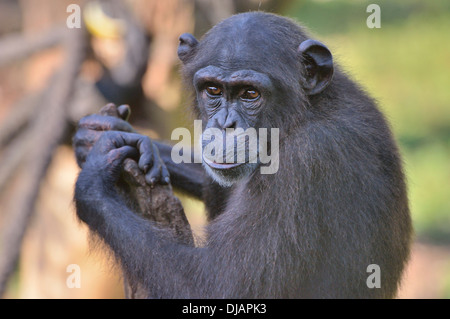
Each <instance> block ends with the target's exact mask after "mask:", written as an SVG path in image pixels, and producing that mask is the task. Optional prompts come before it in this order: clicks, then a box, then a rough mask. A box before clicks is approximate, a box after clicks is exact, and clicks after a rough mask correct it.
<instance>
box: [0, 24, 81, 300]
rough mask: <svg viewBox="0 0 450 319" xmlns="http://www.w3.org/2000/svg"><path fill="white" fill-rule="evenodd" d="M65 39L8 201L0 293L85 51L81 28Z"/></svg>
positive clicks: (58, 136) (61, 133)
mask: <svg viewBox="0 0 450 319" xmlns="http://www.w3.org/2000/svg"><path fill="white" fill-rule="evenodd" d="M65 40H66V54H67V56H66V60H65V64H64V65H63V67H62V68H61V69H60V72H59V73H58V75H57V80H56V81H55V82H54V84H53V86H52V88H51V90H50V93H49V95H48V99H47V101H46V103H45V105H46V107H45V108H44V109H43V110H42V112H41V113H40V114H38V115H37V118H36V119H35V122H34V123H33V126H34V127H35V128H38V129H36V131H35V132H36V136H35V138H34V143H32V144H31V147H30V149H29V150H28V152H27V154H26V158H25V161H24V170H26V174H21V178H20V180H19V181H18V185H17V188H16V189H17V191H16V193H15V195H14V196H13V198H11V200H10V202H9V205H8V207H9V211H11V212H12V213H11V214H13V215H12V218H13V221H12V222H11V223H10V224H9V225H8V227H6V229H5V231H4V232H3V234H1V236H2V240H0V243H2V246H3V247H2V249H1V252H2V258H0V295H2V294H3V293H4V292H5V289H6V285H7V282H8V279H9V277H10V276H11V274H12V273H13V272H14V269H15V266H16V264H17V261H18V259H19V255H20V248H21V244H22V240H23V237H24V234H25V231H26V228H27V226H28V222H29V220H30V217H31V215H32V213H33V211H34V204H35V201H36V199H37V196H38V194H39V186H40V183H41V181H42V179H43V178H44V176H45V174H46V171H47V168H48V165H49V164H50V161H51V159H52V156H53V152H54V150H55V149H56V147H57V146H58V145H59V143H60V141H61V139H62V138H63V136H64V134H65V133H66V129H67V121H66V119H67V107H68V106H69V105H70V103H69V101H70V98H71V95H72V92H73V86H74V83H75V80H76V78H77V76H78V73H79V71H80V69H81V64H82V62H83V61H84V58H85V54H86V52H87V44H88V43H87V40H86V34H85V30H84V28H82V29H77V30H70V31H68V34H67V36H66V37H65Z"/></svg>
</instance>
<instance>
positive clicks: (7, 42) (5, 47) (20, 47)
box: [0, 27, 67, 66]
mask: <svg viewBox="0 0 450 319" xmlns="http://www.w3.org/2000/svg"><path fill="white" fill-rule="evenodd" d="M65 30H67V27H58V28H52V29H51V30H49V31H48V32H47V33H45V34H44V35H41V36H36V35H23V34H22V33H20V34H13V35H8V36H6V37H4V38H2V39H1V40H0V66H1V65H4V64H7V63H11V62H13V61H17V60H21V59H25V58H27V57H29V56H30V55H32V54H34V53H36V52H39V51H41V50H44V49H47V48H50V47H52V46H55V45H57V44H58V43H60V42H61V40H62V39H63V36H64V35H65Z"/></svg>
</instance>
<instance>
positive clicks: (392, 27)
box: [283, 0, 450, 244]
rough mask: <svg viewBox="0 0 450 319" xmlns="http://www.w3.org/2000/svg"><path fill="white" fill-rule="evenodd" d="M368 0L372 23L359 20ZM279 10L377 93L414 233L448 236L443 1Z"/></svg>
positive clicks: (449, 128) (449, 97)
mask: <svg viewBox="0 0 450 319" xmlns="http://www.w3.org/2000/svg"><path fill="white" fill-rule="evenodd" d="M370 3H376V4H378V5H379V6H380V8H381V28H380V29H369V28H368V27H367V25H366V20H367V17H368V16H369V15H370V14H371V13H367V12H366V8H367V6H368V5H369V4H370ZM283 14H285V15H287V16H290V17H293V18H295V19H297V20H299V21H301V22H302V23H303V24H304V25H306V26H307V27H308V28H309V29H310V31H311V32H312V34H314V35H315V36H317V37H318V38H319V39H321V40H323V41H324V42H326V43H327V44H328V45H329V47H330V48H331V50H332V52H334V55H335V58H336V60H337V62H338V63H339V64H340V65H341V66H342V67H343V69H344V70H346V71H347V72H348V74H349V75H350V76H351V77H352V78H353V79H355V80H356V81H358V82H359V83H360V84H361V85H362V86H363V87H364V88H365V89H366V90H367V91H368V92H369V94H371V95H372V96H373V97H374V98H376V99H377V100H378V102H379V106H380V109H381V110H382V111H383V112H384V114H385V115H386V117H387V118H388V120H389V122H390V124H391V126H392V128H393V131H394V134H395V137H396V139H397V141H398V142H399V146H400V149H401V152H402V155H403V159H404V162H405V170H406V175H407V178H408V187H409V197H410V207H411V212H412V216H413V221H414V226H415V230H416V235H417V236H418V237H419V238H422V239H427V240H430V241H433V242H436V243H447V244H448V243H450V187H449V184H450V1H447V0H433V1H418V0H412V1H403V0H378V1H376V2H375V1H372V2H368V1H350V0H348V1H344V0H342V1H323V0H322V1H295V2H293V3H292V5H291V6H290V7H288V8H285V10H284V12H283Z"/></svg>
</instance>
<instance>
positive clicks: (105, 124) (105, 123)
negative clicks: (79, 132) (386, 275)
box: [78, 114, 134, 132]
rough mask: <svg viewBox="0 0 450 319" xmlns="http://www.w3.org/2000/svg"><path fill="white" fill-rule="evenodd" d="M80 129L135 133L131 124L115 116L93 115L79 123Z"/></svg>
mask: <svg viewBox="0 0 450 319" xmlns="http://www.w3.org/2000/svg"><path fill="white" fill-rule="evenodd" d="M78 128H79V129H81V128H84V129H89V130H95V131H122V132H134V129H133V127H132V126H131V125H130V123H128V122H126V121H124V120H122V119H120V118H119V117H115V116H109V115H108V116H107V115H99V114H92V115H88V116H85V117H83V118H82V119H81V120H80V121H79V122H78Z"/></svg>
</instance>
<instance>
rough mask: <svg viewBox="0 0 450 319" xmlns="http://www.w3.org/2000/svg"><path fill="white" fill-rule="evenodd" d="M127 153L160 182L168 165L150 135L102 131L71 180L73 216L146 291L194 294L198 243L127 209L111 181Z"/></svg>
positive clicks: (197, 290)
mask: <svg viewBox="0 0 450 319" xmlns="http://www.w3.org/2000/svg"><path fill="white" fill-rule="evenodd" d="M127 157H131V158H134V159H136V160H137V159H139V162H138V164H139V167H140V168H141V169H143V170H144V172H146V179H147V180H153V181H154V182H155V183H158V182H160V183H161V182H162V183H164V181H165V178H166V177H167V170H166V168H165V167H164V163H163V162H162V160H161V158H160V156H159V154H158V150H157V149H156V147H155V146H154V145H153V144H152V142H151V141H150V139H148V138H147V137H144V136H142V135H139V134H134V133H125V132H114V131H109V132H105V133H104V134H103V135H102V136H101V137H100V139H99V140H98V141H97V143H96V144H95V146H94V147H93V148H92V150H91V152H90V153H89V155H88V157H87V159H86V162H85V163H84V165H83V169H82V171H81V173H80V175H79V177H78V180H77V183H76V187H75V203H76V209H77V215H78V217H79V218H80V219H81V220H82V221H83V222H85V223H86V224H87V225H88V226H89V228H90V229H91V231H93V232H94V233H95V234H97V235H98V236H99V237H100V238H101V239H103V241H104V242H105V243H106V244H107V245H108V246H109V247H110V249H111V250H112V252H113V253H114V255H115V257H116V259H117V261H118V262H119V263H120V264H121V266H122V268H123V270H124V272H125V274H126V278H127V280H129V282H130V283H131V284H133V283H139V284H143V286H144V287H146V289H147V290H148V293H149V296H150V297H152V296H153V297H156V296H157V297H174V296H175V297H176V296H177V295H179V296H191V297H199V295H201V294H204V291H202V289H200V288H198V287H197V285H198V276H193V273H192V272H193V271H194V272H195V271H198V270H199V269H201V268H202V267H201V266H200V265H199V263H200V260H201V258H200V254H203V253H202V252H201V251H202V248H195V247H189V246H184V245H181V244H177V242H178V241H176V240H175V239H174V238H172V237H171V236H172V235H171V233H170V232H167V231H165V230H163V229H160V228H157V227H156V226H155V225H154V224H152V223H151V222H150V221H148V220H146V219H144V218H141V217H140V216H138V215H136V214H135V213H134V212H132V211H131V210H130V209H129V208H128V207H127V206H126V205H125V202H124V199H123V198H121V195H119V193H118V192H117V191H116V188H115V187H114V185H115V183H116V182H117V180H118V178H119V176H120V167H121V166H122V162H123V160H124V159H125V158H127ZM181 264H182V265H181ZM189 269H190V270H189ZM194 269H195V270H194ZM194 278H196V280H194ZM163 282H164V283H165V284H164V285H161V283H163ZM203 284H204V282H203Z"/></svg>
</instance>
